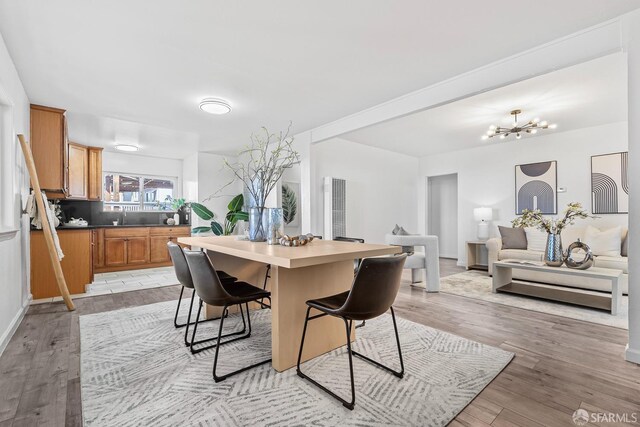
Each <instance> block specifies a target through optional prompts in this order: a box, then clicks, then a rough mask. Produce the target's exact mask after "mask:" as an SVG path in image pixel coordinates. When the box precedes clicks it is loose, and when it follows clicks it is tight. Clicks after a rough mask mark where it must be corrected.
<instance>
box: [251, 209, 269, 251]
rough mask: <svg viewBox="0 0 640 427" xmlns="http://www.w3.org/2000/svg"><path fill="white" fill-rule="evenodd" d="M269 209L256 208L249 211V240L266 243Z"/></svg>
mask: <svg viewBox="0 0 640 427" xmlns="http://www.w3.org/2000/svg"><path fill="white" fill-rule="evenodd" d="M268 213H269V209H267V208H265V207H255V208H251V209H249V240H251V241H252V242H264V241H265V240H267V224H268V221H269V218H268Z"/></svg>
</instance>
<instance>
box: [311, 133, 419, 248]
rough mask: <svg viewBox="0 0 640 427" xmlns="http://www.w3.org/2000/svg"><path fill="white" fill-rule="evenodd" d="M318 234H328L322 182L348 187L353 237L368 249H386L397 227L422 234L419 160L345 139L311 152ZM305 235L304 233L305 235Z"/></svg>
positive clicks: (349, 229)
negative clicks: (387, 239) (371, 246)
mask: <svg viewBox="0 0 640 427" xmlns="http://www.w3.org/2000/svg"><path fill="white" fill-rule="evenodd" d="M311 162H312V164H313V166H312V168H311V169H312V171H313V174H314V177H315V179H313V180H312V182H313V187H312V197H313V201H312V203H311V206H312V209H313V212H312V229H313V232H314V233H318V232H319V233H320V234H322V229H323V227H322V225H323V205H324V201H323V196H324V193H323V188H322V182H323V181H322V178H323V177H325V176H331V177H334V178H342V179H345V180H346V181H347V234H348V235H349V237H360V238H363V239H365V241H366V242H368V243H384V235H385V234H387V233H390V232H391V230H393V227H394V226H395V224H399V225H402V226H403V227H404V228H405V229H406V230H407V231H409V232H410V233H412V232H413V233H415V232H416V231H417V229H418V221H417V214H416V209H415V206H416V193H417V191H418V184H417V180H418V159H417V158H414V157H410V156H406V155H404V154H398V153H393V152H391V151H386V150H381V149H378V148H372V147H368V146H365V145H362V144H357V143H355V142H351V141H347V140H344V139H339V138H335V139H331V140H329V141H325V142H322V143H319V144H314V145H312V146H311ZM304 231H305V230H303V232H304Z"/></svg>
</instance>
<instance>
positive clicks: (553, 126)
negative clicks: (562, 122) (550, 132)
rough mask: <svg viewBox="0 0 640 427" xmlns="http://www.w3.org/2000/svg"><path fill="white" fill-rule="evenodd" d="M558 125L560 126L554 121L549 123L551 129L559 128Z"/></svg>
mask: <svg viewBox="0 0 640 427" xmlns="http://www.w3.org/2000/svg"><path fill="white" fill-rule="evenodd" d="M557 127H558V125H557V124H555V123H553V124H551V125H549V129H555V128H557Z"/></svg>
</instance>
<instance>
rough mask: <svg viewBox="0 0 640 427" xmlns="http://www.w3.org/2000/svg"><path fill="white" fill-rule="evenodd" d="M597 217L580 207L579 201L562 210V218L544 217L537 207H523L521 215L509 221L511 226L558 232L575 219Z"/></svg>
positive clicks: (552, 232)
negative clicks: (530, 208)
mask: <svg viewBox="0 0 640 427" xmlns="http://www.w3.org/2000/svg"><path fill="white" fill-rule="evenodd" d="M585 218H597V217H595V216H593V215H589V213H588V212H587V211H586V210H585V209H584V208H583V207H582V203H580V202H572V203H569V204H568V205H567V208H566V209H565V210H564V218H562V219H558V218H545V217H544V216H543V215H542V213H541V212H540V210H539V209H536V210H529V209H523V211H522V215H521V216H519V217H517V218H516V219H514V220H513V221H511V225H512V226H513V227H521V228H522V227H536V228H538V229H539V230H540V231H545V232H547V233H550V234H559V233H560V232H561V231H562V230H564V228H565V227H567V226H568V225H572V224H574V223H575V221H576V219H585Z"/></svg>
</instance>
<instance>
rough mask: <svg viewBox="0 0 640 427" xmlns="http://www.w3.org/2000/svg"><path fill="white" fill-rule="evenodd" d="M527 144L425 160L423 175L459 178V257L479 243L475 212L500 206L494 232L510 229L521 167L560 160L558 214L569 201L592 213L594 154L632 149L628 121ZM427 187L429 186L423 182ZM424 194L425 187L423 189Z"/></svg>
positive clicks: (622, 219)
mask: <svg viewBox="0 0 640 427" xmlns="http://www.w3.org/2000/svg"><path fill="white" fill-rule="evenodd" d="M550 132H551V133H549V134H548V135H544V136H538V137H535V138H528V139H523V140H521V141H515V140H511V141H509V142H496V143H493V142H492V143H488V144H487V143H485V142H480V141H479V142H478V148H474V149H472V150H465V151H458V152H451V153H445V154H440V155H434V156H428V157H424V158H421V159H420V176H421V177H423V178H422V182H424V177H427V176H436V175H444V174H450V173H457V174H458V236H459V238H458V240H459V242H458V255H459V263H461V264H462V263H464V262H465V261H466V259H465V257H466V254H465V250H464V242H465V241H466V240H476V237H477V236H476V225H477V224H476V222H475V221H474V219H473V208H476V207H479V206H490V207H492V208H494V216H495V218H494V221H493V225H494V226H493V227H491V231H492V233H493V235H495V234H496V233H497V227H495V225H496V224H500V225H508V224H509V222H510V221H511V220H512V219H513V218H514V217H515V172H514V167H515V166H516V165H519V164H525V163H535V162H542V161H548V160H556V161H557V162H558V186H559V187H566V188H567V192H566V193H559V194H558V212H559V213H561V211H562V210H563V209H564V207H565V206H566V205H567V203H569V202H582V204H583V205H584V206H585V207H586V208H587V209H589V210H590V209H591V176H590V173H591V156H592V155H596V154H606V153H613V152H619V151H626V150H627V147H628V143H627V141H628V138H627V123H626V122H621V123H614V124H609V125H604V126H598V127H593V128H584V129H579V130H575V131H569V132H557V133H552V132H553V131H550ZM423 185H424V184H423ZM423 190H424V187H423ZM424 193H425V191H421V192H420V194H421V195H422V200H420V202H419V203H420V205H419V218H420V224H421V227H422V230H424V228H425V227H426V224H427V214H426V212H427V211H426V210H425V198H424ZM596 221H597V223H594V224H596V225H598V226H601V227H607V226H615V225H624V226H625V227H626V226H627V223H628V215H602V216H601V218H599V219H598V220H596Z"/></svg>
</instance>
